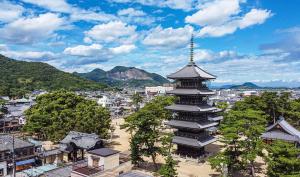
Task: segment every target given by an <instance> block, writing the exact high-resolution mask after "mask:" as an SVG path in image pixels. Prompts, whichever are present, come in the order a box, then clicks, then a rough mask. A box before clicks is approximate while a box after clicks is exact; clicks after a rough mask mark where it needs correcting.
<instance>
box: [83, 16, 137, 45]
mask: <svg viewBox="0 0 300 177" xmlns="http://www.w3.org/2000/svg"><path fill="white" fill-rule="evenodd" d="M135 29H136V26H133V25H127V24H126V23H124V22H121V21H111V22H109V23H105V24H100V25H95V26H94V27H93V28H92V29H90V30H89V31H86V32H85V35H86V37H88V38H90V39H92V40H95V41H103V42H122V41H123V42H124V43H132V42H133V41H134V40H135V39H136V37H137V36H136V32H135Z"/></svg>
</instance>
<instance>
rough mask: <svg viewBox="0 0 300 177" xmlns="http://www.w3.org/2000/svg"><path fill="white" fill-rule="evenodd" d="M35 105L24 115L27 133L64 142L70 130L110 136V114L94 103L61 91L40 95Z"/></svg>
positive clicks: (103, 136) (104, 136)
mask: <svg viewBox="0 0 300 177" xmlns="http://www.w3.org/2000/svg"><path fill="white" fill-rule="evenodd" d="M36 102H37V103H36V105H34V106H33V107H31V108H30V109H29V110H27V111H26V113H25V114H26V119H27V121H26V124H25V126H24V131H26V132H28V133H31V134H35V135H37V136H38V137H39V138H41V139H46V140H52V141H58V140H61V139H62V138H63V137H64V136H65V135H66V134H67V133H68V132H69V131H71V130H74V131H80V132H85V133H96V134H98V135H99V136H100V137H102V138H107V137H108V136H109V129H110V122H111V119H110V114H109V111H108V110H107V109H106V108H103V107H101V106H98V105H97V103H96V102H95V101H92V100H87V99H85V98H84V97H81V96H78V95H76V94H75V93H73V92H68V91H65V90H60V91H55V92H52V93H49V94H44V95H41V96H39V97H37V100H36Z"/></svg>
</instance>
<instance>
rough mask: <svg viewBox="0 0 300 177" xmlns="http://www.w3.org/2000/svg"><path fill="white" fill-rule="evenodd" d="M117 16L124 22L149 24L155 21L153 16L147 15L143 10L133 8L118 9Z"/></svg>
mask: <svg viewBox="0 0 300 177" xmlns="http://www.w3.org/2000/svg"><path fill="white" fill-rule="evenodd" d="M118 16H119V18H120V19H121V20H122V21H124V22H127V23H131V24H137V25H151V24H153V23H154V22H155V21H156V19H155V18H154V17H153V16H151V15H147V14H146V13H145V12H144V11H142V10H137V9H134V8H127V9H122V10H119V11H118Z"/></svg>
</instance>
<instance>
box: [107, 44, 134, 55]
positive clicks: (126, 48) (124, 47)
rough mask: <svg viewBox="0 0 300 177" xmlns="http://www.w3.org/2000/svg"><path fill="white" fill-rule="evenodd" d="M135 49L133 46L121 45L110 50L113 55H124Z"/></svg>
mask: <svg viewBox="0 0 300 177" xmlns="http://www.w3.org/2000/svg"><path fill="white" fill-rule="evenodd" d="M135 48H136V46H135V45H126V44H125V45H121V46H119V47H114V48H110V50H111V52H112V53H113V54H126V53H130V52H131V51H132V50H134V49H135Z"/></svg>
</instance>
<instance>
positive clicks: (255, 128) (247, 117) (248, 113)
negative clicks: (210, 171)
mask: <svg viewBox="0 0 300 177" xmlns="http://www.w3.org/2000/svg"><path fill="white" fill-rule="evenodd" d="M265 123H266V118H265V116H264V115H263V112H261V111H255V110H251V109H246V110H244V111H233V110H232V111H229V112H228V114H226V115H225V117H224V120H223V122H222V124H221V127H220V132H221V134H222V135H223V136H222V138H221V141H222V142H223V143H224V144H225V146H226V147H225V150H224V151H222V152H219V153H218V154H217V155H216V156H214V157H212V158H210V159H209V161H210V164H211V165H212V167H213V168H214V169H217V170H220V171H221V170H223V168H224V166H226V167H227V169H228V174H229V175H233V174H234V172H236V171H239V170H247V169H248V170H249V171H250V175H252V176H254V175H255V172H254V171H255V169H254V160H255V158H256V157H257V156H262V150H263V143H262V140H261V138H260V135H261V134H262V133H263V132H264V126H265Z"/></svg>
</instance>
